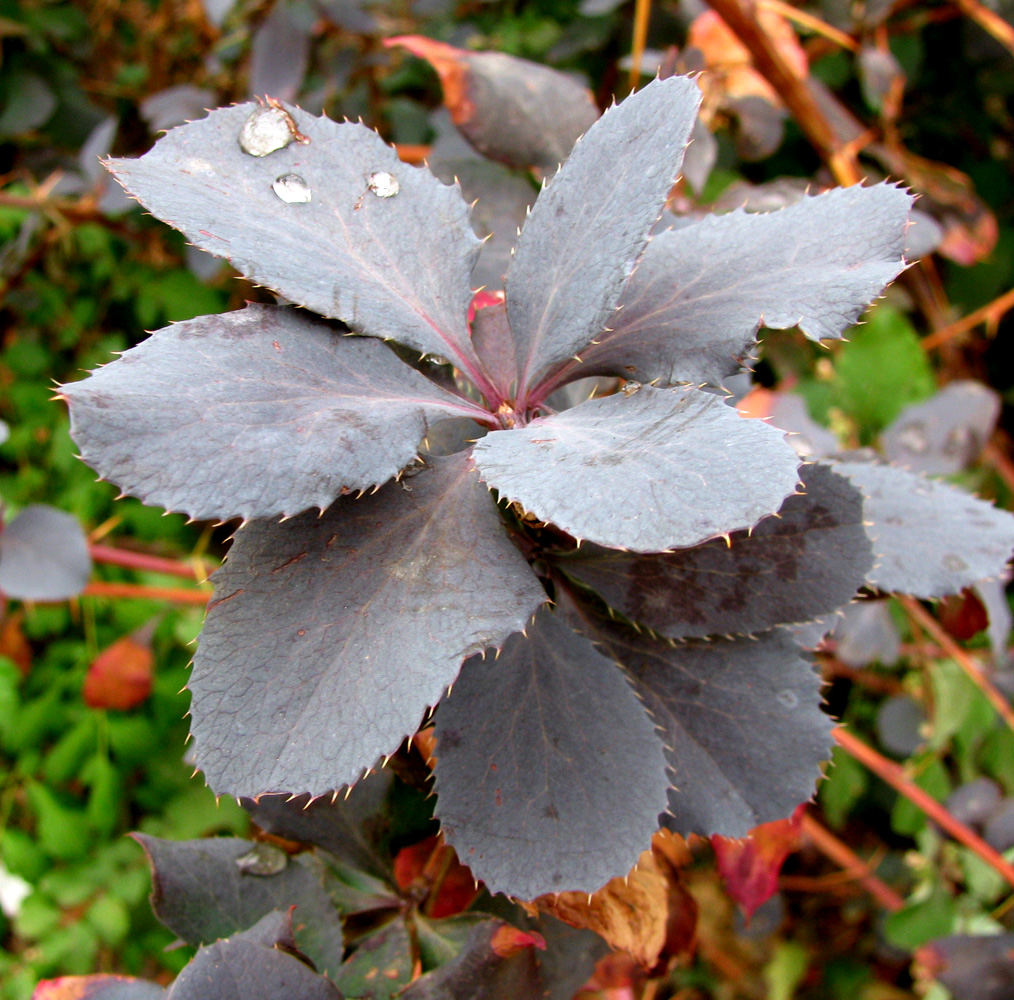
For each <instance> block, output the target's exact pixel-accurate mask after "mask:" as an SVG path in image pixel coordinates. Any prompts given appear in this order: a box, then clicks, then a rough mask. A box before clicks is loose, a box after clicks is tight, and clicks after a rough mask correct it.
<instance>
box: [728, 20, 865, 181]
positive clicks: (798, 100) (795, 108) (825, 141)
mask: <svg viewBox="0 0 1014 1000" xmlns="http://www.w3.org/2000/svg"><path fill="white" fill-rule="evenodd" d="M708 3H709V5H710V6H711V7H712V8H713V9H714V11H715V13H717V14H718V15H719V17H721V18H722V20H723V21H725V23H726V24H727V25H728V26H729V28H731V29H732V31H733V32H734V34H735V35H736V37H737V38H738V39H739V40H740V42H742V44H743V45H744V46H745V47H746V49H747V51H749V53H750V56H751V57H752V59H753V62H754V66H755V67H756V68H757V70H758V71H759V72H760V73H761V74H762V75H763V77H764V78H765V80H767V82H768V83H769V84H771V86H772V87H773V88H774V90H775V92H776V93H777V94H778V96H779V97H780V98H781V99H782V100H783V101H784V102H785V106H786V107H787V108H788V109H789V111H790V112H791V114H792V117H793V118H795V120H796V123H797V124H798V125H799V127H800V128H801V129H802V130H803V132H804V133H805V134H806V137H807V139H809V140H810V142H811V144H812V145H813V146H814V148H815V149H816V150H817V152H818V153H819V154H820V156H821V158H822V159H823V160H824V162H825V163H826V164H827V165H828V167H829V168H830V170H831V172H832V173H833V174H834V176H835V179H836V180H837V181H838V183H839V184H843V185H845V186H849V185H852V184H858V183H859V182H860V180H862V177H861V175H860V173H859V164H858V162H857V161H856V156H855V152H854V151H853V150H851V149H849V148H848V147H847V146H846V145H843V144H842V142H841V140H840V139H839V137H838V135H837V133H836V132H835V130H834V127H833V126H832V124H831V122H830V121H829V120H828V118H827V116H826V115H825V114H824V112H823V111H822V110H821V108H820V105H818V104H817V99H816V98H815V97H814V95H813V92H812V91H811V90H810V88H809V86H808V85H807V81H806V80H805V79H803V78H801V77H799V76H797V75H796V73H795V72H794V70H793V69H792V67H791V66H790V65H789V64H788V62H787V61H786V60H785V57H784V56H783V55H782V53H781V52H780V51H779V49H778V46H777V45H776V44H775V42H774V40H773V39H772V38H771V37H770V36H769V35H768V33H767V32H766V31H765V30H764V28H763V27H762V25H761V23H760V20H759V19H758V17H757V3H756V0H708Z"/></svg>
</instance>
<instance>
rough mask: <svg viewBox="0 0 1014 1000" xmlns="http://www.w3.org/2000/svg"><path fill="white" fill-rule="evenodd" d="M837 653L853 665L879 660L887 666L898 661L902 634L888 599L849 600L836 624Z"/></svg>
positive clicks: (834, 633) (842, 659) (861, 665)
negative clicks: (853, 601)
mask: <svg viewBox="0 0 1014 1000" xmlns="http://www.w3.org/2000/svg"><path fill="white" fill-rule="evenodd" d="M832 636H833V638H834V642H835V646H834V651H835V655H836V656H837V657H838V659H839V660H841V661H842V663H846V664H848V665H849V666H850V667H865V666H868V665H869V664H870V663H874V662H879V663H882V664H883V665H884V666H885V667H890V666H893V665H894V664H895V663H897V662H898V656H899V654H900V652H901V636H900V635H899V634H898V627H897V625H895V624H894V619H893V618H892V617H891V611H890V608H889V607H888V602H887V601H857V602H856V603H855V604H850V605H849V606H848V607H847V608H846V609H845V612H844V615H843V616H842V619H841V621H839V622H838V624H837V625H835V627H834V632H833V633H832Z"/></svg>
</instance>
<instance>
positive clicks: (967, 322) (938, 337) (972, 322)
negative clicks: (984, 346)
mask: <svg viewBox="0 0 1014 1000" xmlns="http://www.w3.org/2000/svg"><path fill="white" fill-rule="evenodd" d="M1011 308H1014V288H1012V289H1011V290H1010V291H1009V292H1004V293H1003V295H1001V296H999V297H998V298H995V299H993V301H992V302H987V303H986V304H985V305H984V306H981V307H980V308H978V309H976V310H975V312H971V313H969V314H968V315H967V316H965V317H964V318H963V319H959V320H956V321H955V322H954V323H950V324H948V325H947V326H945V327H942V328H941V329H939V330H934V331H933V333H931V334H929V335H928V336H926V337H923V339H922V341H921V344H922V348H923V350H924V351H932V350H935V349H936V348H938V347H940V346H941V345H942V344H945V343H947V341H948V340H953V339H954V338H955V337H960V336H961V334H963V333H967V332H968V331H969V330H971V329H972V328H973V327H976V326H978V325H979V324H980V323H984V322H987V321H990V322H993V323H996V322H999V321H1000V319H1001V318H1002V317H1003V316H1004V314H1005V313H1007V312H1008V311H1009V310H1010V309H1011Z"/></svg>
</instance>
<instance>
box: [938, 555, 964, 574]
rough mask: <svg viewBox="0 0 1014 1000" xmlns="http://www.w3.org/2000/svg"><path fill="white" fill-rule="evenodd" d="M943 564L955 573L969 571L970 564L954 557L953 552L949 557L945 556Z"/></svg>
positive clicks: (959, 557)
mask: <svg viewBox="0 0 1014 1000" xmlns="http://www.w3.org/2000/svg"><path fill="white" fill-rule="evenodd" d="M941 562H943V564H944V566H945V567H946V568H947V569H949V570H951V571H952V572H954V573H961V572H963V571H964V570H966V569H968V563H966V562H965V560H964V559H962V558H961V556H956V555H954V553H953V552H949V553H948V554H947V555H945V556H944V557H943V559H942V560H941Z"/></svg>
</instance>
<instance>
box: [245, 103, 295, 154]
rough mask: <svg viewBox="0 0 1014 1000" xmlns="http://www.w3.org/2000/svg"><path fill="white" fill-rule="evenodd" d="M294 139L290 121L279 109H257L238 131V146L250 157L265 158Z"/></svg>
mask: <svg viewBox="0 0 1014 1000" xmlns="http://www.w3.org/2000/svg"><path fill="white" fill-rule="evenodd" d="M295 138H296V133H295V132H294V131H293V127H292V119H291V118H290V117H289V115H288V114H287V113H286V112H285V111H283V110H282V109H281V108H276V107H266V108H257V109H256V110H255V111H253V112H251V113H250V117H249V118H247V120H246V121H245V122H243V127H242V128H241V129H240V130H239V145H240V149H242V150H243V152H244V153H249V154H250V155H251V156H267V155H268V153H273V152H274V151H275V150H276V149H284V148H285V147H286V146H288V145H289V143H290V142H292V140H293V139H295Z"/></svg>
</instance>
